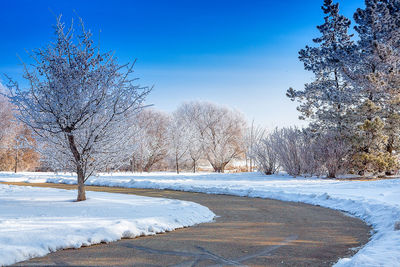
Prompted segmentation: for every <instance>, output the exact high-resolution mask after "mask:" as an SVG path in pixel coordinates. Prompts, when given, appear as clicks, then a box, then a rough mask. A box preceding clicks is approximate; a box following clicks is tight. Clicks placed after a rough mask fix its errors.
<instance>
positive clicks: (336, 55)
mask: <svg viewBox="0 0 400 267" xmlns="http://www.w3.org/2000/svg"><path fill="white" fill-rule="evenodd" d="M322 10H323V12H324V14H325V17H324V24H322V25H320V26H318V27H317V28H318V30H319V31H320V33H321V36H320V37H319V38H316V39H314V40H313V42H314V43H315V46H314V47H309V46H306V48H305V49H302V50H300V52H299V55H300V56H299V59H300V61H302V62H303V63H304V67H305V69H306V70H308V71H311V72H313V74H314V80H313V81H312V82H311V83H309V84H306V85H305V88H304V89H303V90H298V91H296V90H294V89H292V88H290V89H289V90H288V92H287V96H288V97H290V98H291V99H292V100H297V101H298V102H299V103H300V104H299V107H298V110H299V111H300V113H301V116H300V118H301V119H305V120H308V121H310V126H309V132H310V134H311V135H312V136H313V137H312V138H313V140H314V142H316V143H317V147H318V142H319V141H318V140H320V138H321V136H329V138H330V139H332V138H333V139H334V140H336V141H334V142H325V143H324V144H319V146H326V145H329V144H331V145H333V146H335V143H336V144H339V143H340V147H341V148H340V149H338V151H339V150H340V152H341V153H339V154H337V153H334V154H336V156H337V157H336V163H333V162H332V157H325V158H326V159H328V158H329V159H330V160H329V161H330V163H329V165H330V166H334V165H340V166H346V168H347V172H349V171H354V172H356V173H359V174H361V175H363V174H365V173H366V172H367V173H374V174H381V173H386V174H392V173H394V172H395V171H397V168H398V159H397V157H398V156H397V153H396V151H397V150H399V148H400V147H399V145H400V141H399V133H400V105H399V103H400V102H399V100H400V98H399V89H398V88H399V85H400V84H399V81H400V80H399V78H400V76H399V74H400V73H399V66H400V50H399V47H400V1H398V0H366V1H365V7H364V8H359V9H357V11H356V12H355V14H354V21H355V23H356V26H355V27H354V29H355V31H356V33H357V37H358V38H357V41H354V40H356V39H355V38H353V36H352V35H350V34H349V33H348V31H349V29H350V24H351V22H350V20H349V19H348V18H346V17H344V16H343V15H341V14H340V12H339V3H333V1H332V0H325V1H324V3H323V6H322ZM343 142H345V146H346V147H347V148H348V149H343V145H344V144H343ZM325 150H326V149H325ZM319 151H323V150H321V149H319ZM330 151H332V149H330ZM342 152H345V154H342ZM319 158H324V157H319ZM334 158H335V157H334ZM324 165H325V166H326V165H328V164H327V162H325V163H324ZM335 172H336V171H333V172H332V171H329V176H333V177H334V176H336V173H335Z"/></svg>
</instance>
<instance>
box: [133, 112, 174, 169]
mask: <svg viewBox="0 0 400 267" xmlns="http://www.w3.org/2000/svg"><path fill="white" fill-rule="evenodd" d="M169 124H170V118H169V116H168V115H167V114H165V113H163V112H161V111H157V110H154V109H144V110H143V111H142V112H140V114H138V116H137V118H136V127H135V129H136V130H135V131H136V132H135V136H134V141H133V143H134V144H135V148H134V150H133V152H131V153H133V165H134V166H135V169H136V170H138V171H140V172H142V171H145V172H150V171H151V170H152V168H153V167H154V166H155V165H156V164H158V163H160V162H161V161H163V160H164V159H165V158H166V157H167V155H168V150H169V148H170V144H169V140H168V137H169V136H168V134H169V133H168V125H169Z"/></svg>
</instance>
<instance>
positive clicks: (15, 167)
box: [14, 148, 18, 173]
mask: <svg viewBox="0 0 400 267" xmlns="http://www.w3.org/2000/svg"><path fill="white" fill-rule="evenodd" d="M17 171H18V148H17V149H16V150H15V165H14V172H15V173H17Z"/></svg>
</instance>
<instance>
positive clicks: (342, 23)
mask: <svg viewBox="0 0 400 267" xmlns="http://www.w3.org/2000/svg"><path fill="white" fill-rule="evenodd" d="M322 10H323V12H324V14H326V16H325V18H324V20H325V23H324V24H322V25H320V26H317V28H318V30H319V31H320V33H321V37H318V38H315V39H314V40H313V42H314V43H315V44H317V47H310V46H306V48H305V49H302V50H300V52H299V54H300V57H299V59H300V61H302V62H303V63H304V67H305V69H306V70H308V71H312V72H313V73H314V75H315V79H314V81H313V82H311V83H308V84H306V85H305V88H304V90H301V91H295V90H293V89H292V88H290V89H289V90H288V92H287V96H288V97H290V98H291V99H292V100H295V99H297V100H298V101H299V102H300V103H301V104H300V106H299V107H298V110H299V111H300V112H301V114H302V116H301V117H300V118H301V119H309V120H310V121H311V128H312V129H313V130H314V132H322V131H334V132H336V133H338V135H339V136H341V135H342V134H343V133H344V132H345V129H346V124H345V122H346V121H345V116H346V112H347V108H348V106H349V105H351V104H352V102H353V100H352V95H353V94H352V87H351V86H350V85H349V83H348V82H347V81H346V80H345V79H344V78H343V75H342V71H341V69H342V65H343V64H342V61H341V60H340V59H341V58H342V57H343V54H344V53H345V51H348V50H350V48H352V47H353V42H352V40H351V37H352V35H350V34H348V29H349V27H350V23H351V22H350V20H349V19H347V18H346V17H344V16H342V15H340V14H339V4H338V3H336V4H334V3H332V0H325V1H324V5H323V6H322Z"/></svg>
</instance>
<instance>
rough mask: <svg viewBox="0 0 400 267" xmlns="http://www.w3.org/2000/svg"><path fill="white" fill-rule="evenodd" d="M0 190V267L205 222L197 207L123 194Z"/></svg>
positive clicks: (210, 216) (203, 212) (204, 210)
mask: <svg viewBox="0 0 400 267" xmlns="http://www.w3.org/2000/svg"><path fill="white" fill-rule="evenodd" d="M76 194H77V192H76V191H75V190H59V189H52V188H33V187H19V186H7V185H0V266H2V265H9V264H13V263H16V262H19V261H23V260H27V259H29V258H33V257H40V256H44V255H46V254H48V253H50V252H53V251H56V250H59V249H64V248H79V247H82V246H89V245H91V244H97V243H100V242H111V241H116V240H119V239H121V238H123V237H129V238H133V237H137V236H142V235H154V234H156V233H163V232H166V231H172V230H174V229H176V228H182V227H187V226H192V225H195V224H198V223H204V222H210V221H212V220H213V218H214V216H215V214H214V213H213V212H211V211H210V210H209V209H208V208H206V207H204V206H201V205H199V204H196V203H192V202H187V201H180V200H171V199H164V198H150V197H142V196H135V195H125V194H110V193H102V192H87V197H88V200H86V201H82V202H75V201H74V199H75V198H76Z"/></svg>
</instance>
